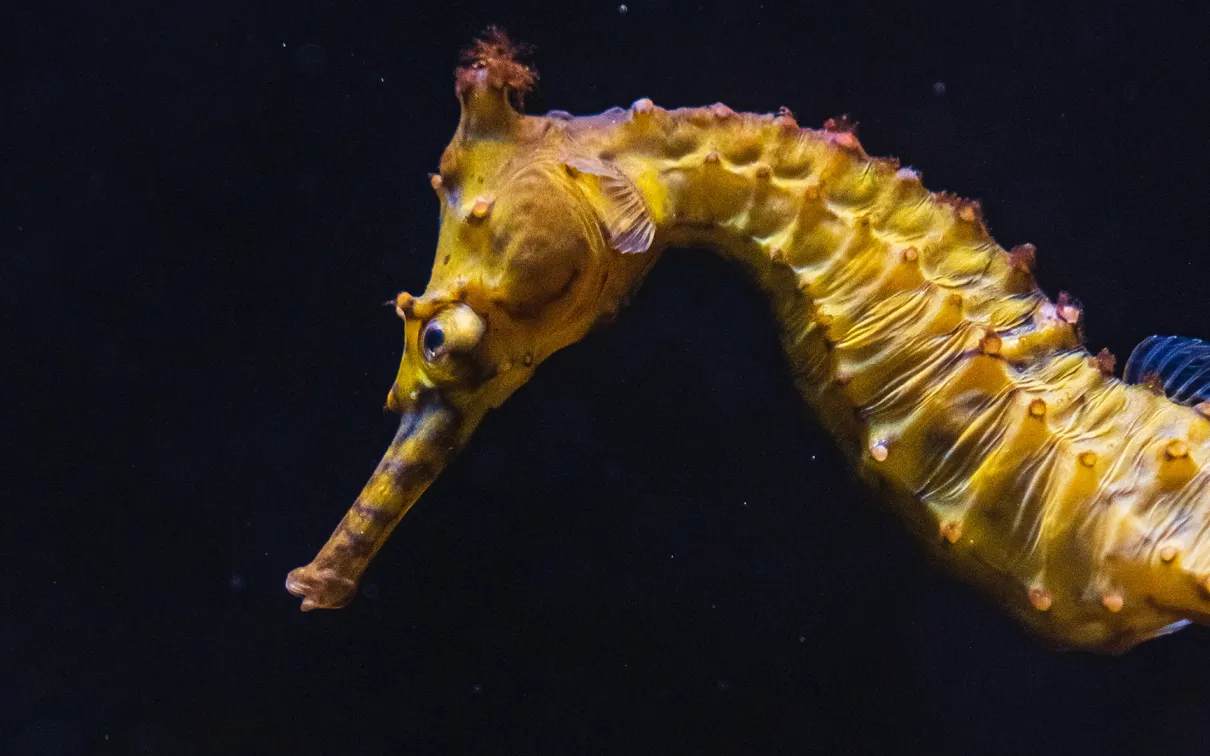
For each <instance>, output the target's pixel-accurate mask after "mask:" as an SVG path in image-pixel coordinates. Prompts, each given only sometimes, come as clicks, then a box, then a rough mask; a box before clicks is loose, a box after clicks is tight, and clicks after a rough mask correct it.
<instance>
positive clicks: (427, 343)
mask: <svg viewBox="0 0 1210 756" xmlns="http://www.w3.org/2000/svg"><path fill="white" fill-rule="evenodd" d="M444 344H445V331H443V330H442V329H441V324H440V323H435V322H434V323H429V324H428V325H427V326H425V329H424V356H425V357H426V358H427V359H430V360H431V359H433V358H434V357H436V356H437V350H439V349H441V347H442V346H443V345H444Z"/></svg>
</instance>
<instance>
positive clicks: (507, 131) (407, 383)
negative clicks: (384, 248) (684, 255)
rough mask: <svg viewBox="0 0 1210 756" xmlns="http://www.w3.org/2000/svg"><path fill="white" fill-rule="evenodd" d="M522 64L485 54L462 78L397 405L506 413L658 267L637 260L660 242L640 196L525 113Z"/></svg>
mask: <svg viewBox="0 0 1210 756" xmlns="http://www.w3.org/2000/svg"><path fill="white" fill-rule="evenodd" d="M516 65H518V64H516V63H515V61H514V60H512V59H511V58H510V59H508V60H503V59H501V58H500V57H499V56H497V57H492V55H491V54H485V57H484V58H482V59H479V60H477V61H476V63H475V64H473V65H472V66H470V67H467V68H463V69H460V70H459V73H458V79H457V94H458V98H459V101H460V102H461V105H462V116H461V119H460V122H459V126H458V130H457V132H456V133H455V135H454V138H453V140H452V141H451V142H450V144H449V146H448V147H447V148H446V150H445V152H444V153H443V155H442V158H441V163H440V172H439V173H437V174H434V175H433V177H432V183H433V187H434V189H435V191H436V194H437V199H438V202H439V205H440V215H441V229H440V233H439V237H438V243H437V253H436V256H435V259H434V263H433V269H432V273H431V276H430V279H429V283H428V287H427V288H426V290H425V292H424V294H423V295H421V296H418V297H414V296H412V295H410V294H407V293H402V294H400V295H399V297H398V298H397V301H396V305H397V311H398V313H399V314H400V316H401V317H402V318H403V319H404V321H405V324H406V326H405V331H406V335H405V350H404V355H403V359H402V360H401V363H400V369H399V373H398V376H397V378H396V381H395V385H394V386H392V388H391V391H390V393H389V395H388V401H387V404H388V406H390V407H391V408H393V409H396V410H399V411H403V410H406V409H408V408H410V407H411V406H413V404H414V402H415V401H416V400H417V399H418V398H419V397H420V396H422V395H423V394H424V393H425V392H426V391H439V392H441V393H442V394H444V395H446V397H447V398H450V399H451V400H452V401H454V403H455V404H468V403H469V404H473V405H475V407H474V408H473V409H480V408H482V409H486V408H488V407H491V406H496V405H498V404H499V403H500V402H501V401H503V400H504V398H506V397H507V396H508V395H509V394H511V393H512V392H513V391H514V390H515V389H516V388H518V387H519V386H520V385H522V384H523V383H524V382H525V381H526V380H528V378H529V377H530V375H531V374H532V372H533V369H534V368H535V367H536V365H537V364H538V363H540V362H541V361H542V360H543V359H545V358H546V357H547V356H549V355H550V354H552V353H553V352H555V351H557V350H559V349H561V348H563V347H565V346H567V345H568V344H571V343H573V342H575V341H578V340H579V339H580V338H582V337H583V336H584V334H585V333H587V332H588V331H589V330H590V329H591V327H592V326H593V325H594V324H595V323H597V322H598V321H600V320H601V319H602V317H604V316H609V315H611V314H612V313H614V312H616V310H617V309H618V307H619V306H620V302H621V300H622V298H623V297H624V296H625V294H626V293H627V292H628V291H629V289H630V288H631V287H632V286H633V284H634V283H635V282H636V281H637V279H638V278H639V277H641V275H642V273H643V272H645V271H646V269H647V268H649V267H650V265H651V263H652V262H653V260H652V259H649V258H650V257H652V256H649V255H645V254H641V253H645V252H647V251H648V250H649V248H650V247H651V246H652V242H653V237H654V224H653V222H652V220H651V214H650V212H649V210H648V209H647V206H646V203H645V202H644V200H643V198H642V196H641V193H640V192H639V191H638V189H637V188H636V187H635V186H634V185H633V183H631V182H630V180H629V179H628V178H627V177H626V176H625V175H624V174H623V173H622V172H621V171H620V170H618V169H617V168H615V167H614V166H612V165H611V164H609V163H607V162H604V161H602V160H600V159H599V158H597V157H594V156H590V155H585V154H580V153H579V152H577V147H576V141H575V139H573V138H572V137H570V136H569V134H568V131H567V128H566V122H565V121H561V120H559V119H555V118H547V117H528V116H524V115H522V114H521V113H519V112H518V111H517V109H516V107H515V103H516V102H518V101H519V96H520V93H521V89H520V87H521V86H522V85H525V84H526V83H527V82H529V81H531V80H530V79H527V78H526V77H525V76H524V75H522V74H521V73H518V71H517V70H516V69H515V68H514V67H515V66H516ZM524 70H528V69H524ZM468 409H469V408H468ZM471 414H475V413H474V412H471Z"/></svg>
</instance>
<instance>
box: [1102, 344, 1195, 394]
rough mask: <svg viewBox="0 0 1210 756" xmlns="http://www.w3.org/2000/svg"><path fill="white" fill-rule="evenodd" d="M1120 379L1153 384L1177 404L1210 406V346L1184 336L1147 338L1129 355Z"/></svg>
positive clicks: (1128, 381)
mask: <svg viewBox="0 0 1210 756" xmlns="http://www.w3.org/2000/svg"><path fill="white" fill-rule="evenodd" d="M1122 377H1123V379H1124V380H1125V381H1126V382H1127V383H1144V382H1146V381H1148V380H1154V381H1156V382H1157V383H1158V384H1159V386H1160V387H1161V388H1163V390H1164V395H1165V396H1167V397H1168V398H1169V399H1171V400H1172V401H1174V402H1176V403H1177V404H1186V405H1189V406H1193V405H1196V404H1198V403H1199V402H1210V344H1208V343H1206V342H1205V341H1202V340H1201V339H1194V338H1189V337H1186V336H1148V337H1147V338H1145V339H1143V340H1142V341H1140V342H1139V345H1138V346H1136V347H1135V348H1134V351H1133V352H1131V353H1130V359H1129V360H1127V361H1126V371H1125V373H1124V374H1123V376H1122Z"/></svg>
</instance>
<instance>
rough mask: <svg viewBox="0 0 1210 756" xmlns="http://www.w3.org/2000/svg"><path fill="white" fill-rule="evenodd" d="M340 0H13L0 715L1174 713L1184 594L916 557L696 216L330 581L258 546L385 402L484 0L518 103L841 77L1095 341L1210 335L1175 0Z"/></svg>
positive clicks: (1198, 145) (859, 104)
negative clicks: (1086, 609)
mask: <svg viewBox="0 0 1210 756" xmlns="http://www.w3.org/2000/svg"><path fill="white" fill-rule="evenodd" d="M29 5H30V6H33V5H34V4H29ZM351 5H352V4H347V3H325V2H303V3H289V4H287V3H278V4H263V5H258V6H253V5H252V4H248V3H235V2H227V1H226V0H219V2H212V3H190V4H179V3H178V4H165V5H150V4H149V5H146V6H136V5H133V4H127V5H122V6H121V7H113V5H112V4H98V3H88V4H85V3H74V4H73V3H50V4H38V5H37V6H36V7H37V8H38V9H37V10H25V11H20V12H14V11H12V10H11V9H6V11H5V12H4V20H3V23H0V28H2V29H4V30H5V31H6V32H7V34H6V37H7V41H6V42H5V43H4V46H3V49H4V51H5V53H7V55H6V61H7V64H6V66H5V69H4V70H5V72H6V76H5V77H4V78H3V80H2V82H0V83H2V85H3V86H2V89H0V91H2V92H3V95H2V97H3V101H2V103H3V104H2V108H0V113H3V117H2V119H0V129H2V130H3V134H4V136H5V138H4V139H3V141H2V142H0V176H2V178H3V180H2V181H0V266H2V267H0V322H2V323H3V328H4V331H6V332H8V337H7V338H6V339H5V347H4V353H5V357H6V363H7V369H6V370H5V374H6V378H7V379H8V380H7V381H6V383H7V384H8V386H9V388H8V389H7V391H6V392H5V401H4V402H2V403H0V428H3V431H2V432H0V439H2V440H3V444H4V452H5V453H4V457H3V458H4V460H5V463H4V464H3V466H2V468H0V469H2V470H3V479H2V480H0V485H2V488H0V495H2V499H0V501H2V502H3V507H4V510H3V513H4V514H3V522H4V523H5V524H4V530H3V541H2V543H3V545H2V546H0V566H3V569H4V572H3V575H4V579H3V580H2V581H0V585H2V586H3V587H2V588H0V597H2V598H3V607H2V611H3V614H2V615H0V650H2V654H0V696H2V698H0V704H2V705H0V753H4V754H13V755H14V756H29V755H31V754H77V753H90V754H91V753H96V754H172V755H175V754H312V753H314V754H351V755H352V754H388V753H390V754H394V753H407V754H430V753H431V754H449V753H475V754H496V753H499V754H580V753H594V754H595V753H608V754H630V753H653V754H667V753H681V752H693V753H711V754H715V753H717V754H768V753H784V754H817V753H818V754H830V753H845V754H854V753H862V754H865V753H868V754H895V753H912V752H921V753H925V752H927V753H929V754H938V755H940V754H983V753H1003V754H1023V753H1092V752H1097V753H1102V754H1108V753H1130V754H1142V753H1156V754H1176V753H1203V752H1206V751H1207V750H1210V745H1208V742H1210V741H1208V738H1210V735H1208V733H1207V728H1206V717H1205V712H1206V711H1207V707H1208V705H1210V632H1207V631H1206V630H1204V629H1202V628H1193V629H1190V630H1186V631H1184V632H1182V633H1180V634H1178V635H1176V636H1173V637H1170V638H1166V639H1163V640H1159V641H1155V642H1152V643H1149V644H1146V645H1144V646H1142V647H1140V648H1138V649H1137V650H1135V651H1133V652H1131V653H1130V654H1128V655H1126V656H1124V657H1121V658H1102V657H1094V656H1090V655H1085V654H1056V653H1053V652H1050V651H1047V650H1045V649H1043V648H1041V647H1040V646H1039V645H1038V644H1036V643H1035V642H1034V641H1033V640H1031V639H1030V638H1028V637H1026V636H1025V635H1024V634H1023V633H1022V632H1021V631H1020V630H1019V629H1018V627H1017V626H1016V624H1014V623H1013V622H1012V620H1010V619H1009V618H1008V617H1007V616H1006V615H1003V614H1002V613H1001V612H1000V611H999V610H998V609H996V608H995V607H994V606H992V605H990V604H989V603H987V602H985V601H984V600H983V599H982V598H980V597H978V596H976V595H975V594H973V593H972V592H970V591H969V590H967V589H966V588H964V587H961V586H959V585H957V584H955V583H954V582H952V581H951V580H949V579H948V578H945V577H942V576H940V575H938V574H936V573H934V571H933V570H932V568H931V567H929V566H928V565H927V564H925V563H924V561H923V560H922V559H921V558H920V555H919V553H918V552H917V550H916V547H915V546H914V544H912V543H911V542H909V541H908V540H907V539H906V538H905V537H904V536H903V535H902V534H901V532H900V531H899V529H898V526H897V525H896V524H895V523H894V521H893V520H891V519H890V518H889V517H888V516H887V515H886V514H885V513H884V512H882V511H881V510H879V509H878V508H877V506H876V505H874V504H872V503H871V502H870V501H869V500H867V499H866V498H865V496H864V495H863V494H862V492H861V491H860V489H858V488H857V487H856V486H855V485H854V484H853V483H852V481H851V480H850V478H849V477H848V475H847V474H846V473H844V472H843V462H842V460H841V459H840V457H839V455H838V454H837V453H836V452H835V451H834V450H833V448H832V446H831V444H830V442H829V441H828V439H827V438H826V437H825V436H824V435H823V433H822V432H821V431H820V430H818V429H817V428H816V427H815V426H814V425H813V423H812V422H811V420H810V419H809V418H808V417H807V415H806V413H805V412H804V411H803V410H802V408H801V406H800V403H799V401H798V398H797V396H796V395H795V393H794V391H793V389H792V387H791V385H790V381H789V377H788V376H787V375H785V374H784V371H783V370H782V358H781V357H780V355H779V353H778V350H777V343H776V338H775V333H774V330H773V327H772V322H771V320H770V318H769V316H768V315H767V314H766V311H765V309H764V304H763V302H762V301H761V299H760V298H759V297H758V296H757V295H756V294H755V293H754V292H753V291H752V290H751V289H750V288H749V287H748V286H746V285H745V284H744V283H743V282H742V280H740V279H738V278H737V277H736V275H735V273H734V271H732V270H731V269H730V268H729V267H728V266H726V265H724V264H723V263H721V262H719V261H717V260H715V259H712V258H710V257H709V256H708V255H706V254H704V253H700V252H693V251H684V252H678V253H674V254H670V255H669V256H668V258H667V259H666V260H665V261H664V262H663V263H662V264H661V265H660V266H659V267H657V269H656V270H655V272H654V273H653V274H652V276H651V277H650V278H649V280H648V282H647V284H646V285H645V286H644V288H643V290H642V292H641V294H640V296H639V297H638V299H637V301H636V302H635V303H634V305H633V306H632V308H631V309H630V310H629V311H627V312H626V313H625V315H624V317H623V318H622V319H621V320H620V321H619V322H618V324H617V325H616V326H614V327H612V328H611V329H609V330H607V331H605V332H602V333H600V334H598V335H595V336H593V337H592V338H590V339H588V340H586V341H585V342H583V343H582V344H580V345H578V346H577V347H575V348H572V349H569V350H567V351H566V352H565V353H562V354H560V355H558V356H557V357H556V358H554V359H552V360H550V362H549V363H547V364H546V365H544V366H543V368H542V370H541V371H539V373H538V375H537V377H536V378H535V379H534V380H533V381H532V382H531V384H530V385H529V386H527V387H526V388H525V389H524V390H523V391H521V392H520V393H519V394H518V395H517V396H515V397H514V398H513V399H512V400H511V401H510V402H509V403H508V404H506V405H505V407H504V408H502V409H501V410H500V411H499V412H497V413H495V414H493V415H492V416H491V417H489V419H488V421H487V422H486V423H485V424H484V426H483V427H482V428H481V430H480V431H479V433H478V434H477V435H476V438H475V439H474V441H473V443H472V445H471V447H470V449H469V450H468V451H467V453H466V454H465V455H464V456H463V457H462V458H460V459H459V460H458V461H457V462H456V463H455V464H454V465H453V466H452V467H451V468H450V469H449V470H448V471H447V472H446V474H445V475H444V477H442V478H441V479H440V480H439V481H438V483H437V484H435V485H434V486H433V488H432V489H430V491H429V493H428V494H427V495H426V496H425V498H424V499H423V500H422V502H421V504H420V505H418V506H417V508H416V509H415V510H414V511H413V512H412V513H411V514H410V515H409V516H408V518H407V520H406V521H405V523H404V524H403V525H402V526H401V527H400V528H399V530H398V531H397V532H396V534H395V535H394V536H393V537H392V539H391V541H390V543H389V544H388V546H387V547H386V548H385V549H384V550H383V552H382V553H381V554H380V555H379V556H378V558H377V559H376V561H375V563H374V566H373V568H372V570H371V572H370V574H369V576H368V578H367V582H366V584H365V585H364V586H363V590H362V595H361V596H360V597H359V599H358V600H357V601H356V603H355V604H354V605H353V606H351V607H350V608H348V609H346V610H344V611H340V612H328V613H311V614H307V615H303V614H301V613H299V612H298V610H297V604H298V602H297V600H296V599H294V598H293V597H291V596H289V595H287V594H286V592H285V590H284V589H283V586H282V581H283V578H284V576H285V574H286V572H287V571H288V570H289V569H290V568H292V567H295V566H297V565H300V564H303V563H305V562H306V561H307V560H308V559H310V558H311V556H312V555H313V554H314V552H315V550H316V549H317V548H318V547H319V546H320V545H321V544H322V542H323V540H324V539H325V538H326V537H327V535H328V533H329V532H330V530H331V528H332V527H333V526H334V525H335V524H336V522H337V520H338V518H339V517H340V515H341V514H342V513H343V512H344V510H345V508H346V507H347V505H348V504H349V503H350V502H351V500H352V498H353V496H354V495H356V493H357V491H358V490H359V489H360V487H361V485H362V483H363V482H364V480H365V478H366V476H367V475H368V474H369V472H370V471H371V470H372V469H373V466H374V464H375V462H376V461H377V459H378V457H379V455H380V454H381V452H382V450H383V449H384V448H385V447H386V444H387V443H388V441H389V439H390V438H391V436H392V434H393V430H394V422H393V419H392V418H390V417H384V416H381V415H380V413H379V408H380V407H381V406H382V403H383V399H384V396H385V393H386V390H387V388H388V386H389V385H390V382H391V380H392V378H393V376H394V372H395V367H396V363H397V360H398V351H399V342H400V338H401V332H400V328H399V324H398V321H397V320H395V319H394V317H393V316H391V315H390V313H389V311H387V310H384V309H383V308H381V307H380V306H379V303H380V302H382V301H383V300H384V299H386V298H388V297H390V296H392V295H393V294H394V293H395V292H396V291H398V290H399V289H401V288H408V289H411V290H413V291H417V290H420V289H422V288H423V284H424V281H425V278H426V276H427V272H428V269H429V266H430V264H431V261H432V254H433V252H432V250H433V246H434V242H435V226H436V223H435V217H436V206H435V201H434V199H433V198H432V192H431V190H430V188H429V186H428V182H427V178H426V173H428V172H429V171H431V170H434V168H435V166H436V163H437V158H438V156H439V154H440V152H441V150H442V148H443V147H444V145H445V143H446V141H447V140H448V139H449V136H450V134H451V133H452V131H453V128H454V125H455V122H456V119H457V114H458V111H457V104H456V102H455V100H454V97H453V93H452V89H453V87H452V77H451V73H452V68H453V66H454V65H455V63H456V53H457V51H458V50H459V48H461V47H462V46H463V45H465V44H466V43H467V42H468V41H469V40H470V39H471V38H472V37H473V36H474V35H475V34H476V33H477V32H478V31H480V30H481V29H482V28H483V27H484V26H486V25H487V24H489V23H499V24H502V25H504V26H505V27H506V28H508V29H509V30H510V31H512V33H513V34H514V35H515V36H517V37H520V38H522V39H526V40H528V41H530V42H533V43H534V44H535V45H536V47H537V57H536V62H537V64H538V67H539V70H540V71H541V73H542V80H541V85H540V88H539V90H538V92H537V94H536V96H534V97H533V98H532V99H531V105H530V109H531V110H534V111H539V112H541V111H545V110H547V109H552V108H559V109H566V110H570V111H572V112H576V113H590V112H597V111H600V110H603V109H605V108H607V107H610V106H613V105H627V104H629V103H630V102H632V101H633V100H635V99H637V98H639V97H644V96H645V97H651V98H652V99H654V100H655V101H656V102H657V103H659V104H661V105H664V106H668V107H672V106H679V105H698V104H708V103H711V102H715V101H718V100H722V101H724V102H726V103H727V104H729V105H731V106H732V107H734V108H736V109H739V110H759V111H771V110H775V109H776V108H777V107H778V106H781V105H786V106H788V107H790V108H791V109H793V110H794V111H795V113H796V115H797V116H798V119H799V121H800V123H802V124H804V125H818V124H821V123H822V122H823V121H824V120H825V119H826V118H828V117H830V116H835V115H838V114H841V113H848V114H850V115H851V116H852V117H853V118H854V119H855V120H857V121H859V122H860V124H861V126H860V128H861V131H860V133H861V136H862V140H863V142H864V144H865V146H866V147H867V149H868V150H869V151H870V152H871V153H873V154H882V155H887V154H893V155H896V156H898V157H900V158H901V159H902V160H903V161H904V162H905V163H908V164H912V165H914V166H915V167H917V168H919V169H921V170H922V171H923V174H924V178H925V182H926V185H928V186H929V187H930V188H933V189H946V190H950V191H953V192H956V193H958V194H960V195H962V196H965V197H975V198H979V199H981V200H982V201H983V204H984V208H985V213H986V215H987V218H988V221H989V223H990V225H991V228H992V231H993V234H994V235H995V236H996V238H997V240H998V241H1000V242H1001V243H1002V244H1004V245H1006V246H1011V245H1013V244H1018V243H1021V242H1026V241H1028V242H1032V243H1034V244H1036V245H1037V246H1038V248H1039V278H1040V280H1041V282H1042V285H1043V287H1044V288H1045V289H1046V290H1047V291H1048V292H1049V293H1050V294H1051V295H1052V296H1053V295H1055V294H1057V292H1058V291H1060V290H1069V291H1071V292H1072V293H1073V294H1075V295H1076V296H1077V297H1078V298H1079V299H1081V300H1082V301H1083V303H1084V304H1085V306H1086V308H1087V316H1088V336H1089V346H1090V347H1092V348H1093V349H1094V351H1095V350H1098V349H1100V348H1101V347H1109V348H1110V349H1111V350H1112V351H1113V352H1115V353H1117V354H1118V355H1119V357H1120V358H1124V357H1125V355H1126V354H1128V353H1129V351H1130V348H1131V346H1132V345H1133V344H1134V343H1136V342H1137V341H1139V340H1140V339H1142V338H1143V337H1144V336H1147V335H1149V334H1152V333H1182V334H1186V335H1191V336H1201V337H1210V304H1208V301H1210V297H1207V293H1206V292H1207V288H1206V287H1207V281H1208V280H1210V263H1208V262H1207V257H1206V255H1207V246H1206V239H1207V238H1208V236H1210V234H1208V232H1210V228H1208V221H1207V218H1208V214H1207V209H1208V207H1210V204H1208V202H1207V200H1208V196H1207V182H1206V178H1205V177H1206V175H1207V171H1208V169H1210V166H1208V165H1207V154H1206V149H1205V146H1206V135H1207V133H1208V132H1207V126H1208V125H1210V124H1208V123H1207V117H1206V115H1205V111H1204V110H1203V106H1204V104H1205V102H1206V101H1207V81H1208V77H1207V57H1206V45H1205V42H1204V28H1205V20H1206V19H1205V14H1204V11H1202V10H1200V9H1195V6H1194V5H1193V4H1189V5H1188V7H1185V8H1181V7H1177V6H1175V5H1172V4H1166V3H1153V4H1137V5H1136V4H1117V3H1101V4H1096V5H1090V6H1088V8H1087V9H1085V10H1075V9H1071V10H1069V9H1066V8H1056V7H1050V8H1048V9H1045V10H1038V9H1031V8H1027V7H1026V6H1025V5H1024V4H1008V7H1007V8H1006V9H1004V10H997V11H989V10H986V9H982V8H980V7H979V6H978V4H971V3H946V4H941V5H936V6H933V7H928V8H925V7H921V6H920V4H914V5H912V6H911V7H910V8H905V9H898V10H893V9H890V8H883V7H881V6H879V5H877V4H870V3H831V4H822V3H811V4H807V3H798V2H795V3H785V4H778V3H763V4H762V3H741V2H736V1H734V0H733V1H732V2H728V3H716V2H701V3H692V2H691V3H673V2H653V1H645V0H632V1H629V2H627V6H628V8H627V11H626V12H625V13H621V12H620V9H619V7H618V5H617V4H616V3H596V2H593V3H578V4H574V5H572V4H562V3H560V4H555V3H551V4H540V3H536V2H518V3H511V4H510V3H424V4H420V5H419V6H418V7H412V6H411V5H409V4H405V3H389V4H388V3H382V4H375V5H373V6H361V7H357V8H353V7H351ZM1055 5H1063V4H1055ZM103 6H105V7H104V8H103ZM1119 364H1120V363H1119Z"/></svg>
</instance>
